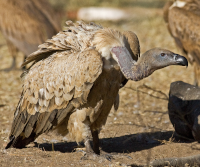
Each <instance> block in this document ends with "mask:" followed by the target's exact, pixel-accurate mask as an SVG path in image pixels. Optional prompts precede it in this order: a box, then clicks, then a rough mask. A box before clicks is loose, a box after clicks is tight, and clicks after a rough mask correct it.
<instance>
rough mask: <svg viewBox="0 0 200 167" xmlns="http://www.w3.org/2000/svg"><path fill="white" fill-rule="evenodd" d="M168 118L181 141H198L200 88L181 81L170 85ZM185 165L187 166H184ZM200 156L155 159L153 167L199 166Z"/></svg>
mask: <svg viewBox="0 0 200 167" xmlns="http://www.w3.org/2000/svg"><path fill="white" fill-rule="evenodd" d="M168 110H169V118H170V121H171V123H172V124H173V127H174V129H175V131H176V133H177V134H178V135H179V136H180V137H182V138H183V139H186V140H190V141H192V142H193V141H194V140H196V141H198V142H199V141H200V133H199V132H200V116H199V115H200V88H199V87H197V86H194V85H190V84H188V83H185V82H182V81H176V82H173V83H171V85H170V91H169V103H168ZM186 164H187V165H186ZM199 164H200V154H197V155H192V156H188V157H172V158H163V159H156V160H154V161H152V162H151V164H150V165H151V166H153V167H164V166H174V167H176V166H177V167H179V166H199Z"/></svg>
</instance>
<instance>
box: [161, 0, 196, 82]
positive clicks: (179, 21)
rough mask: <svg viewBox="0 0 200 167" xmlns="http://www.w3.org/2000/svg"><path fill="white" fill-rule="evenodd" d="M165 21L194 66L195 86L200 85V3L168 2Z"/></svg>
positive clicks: (194, 0)
mask: <svg viewBox="0 0 200 167" xmlns="http://www.w3.org/2000/svg"><path fill="white" fill-rule="evenodd" d="M164 20H165V21H166V23H167V27H168V30H169V32H170V34H171V36H172V37H173V38H174V40H175V42H176V44H177V46H178V48H180V49H181V51H182V52H183V54H185V55H186V56H187V57H188V60H189V62H190V63H191V64H193V65H194V74H195V84H196V85H198V84H199V83H200V1H199V0H179V1H175V2H171V1H169V2H167V4H166V5H165V7H164Z"/></svg>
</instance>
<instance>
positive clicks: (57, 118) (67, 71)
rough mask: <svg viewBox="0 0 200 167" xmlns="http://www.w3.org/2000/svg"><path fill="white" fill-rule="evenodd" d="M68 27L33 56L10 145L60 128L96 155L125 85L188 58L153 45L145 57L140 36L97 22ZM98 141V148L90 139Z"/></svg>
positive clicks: (13, 125) (78, 23)
mask: <svg viewBox="0 0 200 167" xmlns="http://www.w3.org/2000/svg"><path fill="white" fill-rule="evenodd" d="M67 25H68V27H67V28H66V30H65V31H62V32H59V33H58V34H57V35H56V36H54V37H53V38H52V39H50V40H47V41H46V42H45V43H44V44H42V45H40V46H39V49H38V50H37V51H36V52H34V53H32V54H31V55H29V56H28V57H27V59H26V62H25V63H24V64H23V65H26V64H28V63H30V62H34V63H33V65H32V66H31V67H30V68H29V70H27V71H26V72H24V75H23V78H24V84H23V92H22V95H21V99H20V101H19V103H18V106H17V109H16V111H15V114H14V120H13V124H12V128H11V132H10V142H9V143H8V145H7V147H6V148H9V147H16V148H22V147H25V146H26V145H27V144H29V143H30V142H32V141H34V140H35V139H36V138H37V137H38V136H39V135H41V134H42V133H45V132H49V131H50V130H52V129H55V130H57V132H58V133H59V134H61V135H67V134H68V133H69V134H70V136H71V138H72V139H74V140H75V141H76V142H77V143H80V142H82V141H84V144H85V146H86V151H87V153H88V154H86V155H92V157H93V158H94V157H97V154H100V150H99V137H98V134H99V132H100V130H101V127H102V126H103V125H105V123H106V120H107V117H108V114H109V112H110V110H111V107H112V106H113V104H114V102H115V99H116V97H117V95H118V91H119V89H120V87H121V84H125V83H126V82H127V80H129V79H130V80H134V81H139V80H141V79H143V78H145V77H148V76H149V75H151V74H152V73H153V72H154V71H156V70H158V69H161V68H164V67H166V66H169V65H182V66H187V64H188V62H187V59H186V58H185V57H183V56H180V55H178V54H175V53H173V52H171V51H168V50H165V49H161V48H154V49H151V50H149V51H147V52H145V53H144V54H143V55H141V56H140V47H139V41H138V38H137V36H136V35H135V34H134V33H133V32H131V31H126V32H123V33H122V32H120V31H117V30H113V29H110V28H103V27H101V26H99V25H96V24H94V23H90V24H86V23H84V22H77V23H73V22H71V21H68V22H67ZM91 139H93V149H92V147H91V145H90V140H91Z"/></svg>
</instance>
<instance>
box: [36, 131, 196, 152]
mask: <svg viewBox="0 0 200 167" xmlns="http://www.w3.org/2000/svg"><path fill="white" fill-rule="evenodd" d="M170 138H171V139H172V138H173V142H179V143H188V142H193V141H187V140H184V139H182V138H180V137H178V136H177V135H176V134H174V132H173V131H167V132H160V131H158V132H152V133H138V134H131V135H124V136H120V137H114V138H103V139H100V142H101V148H102V150H103V151H105V152H107V153H131V152H136V151H142V150H146V149H150V148H153V147H156V146H159V145H162V141H164V142H165V141H169V140H170ZM35 147H39V148H42V149H43V150H45V151H52V150H54V151H60V152H62V153H65V152H73V151H74V148H76V147H77V144H76V142H60V143H54V144H53V146H52V144H51V143H43V144H37V143H36V145H35Z"/></svg>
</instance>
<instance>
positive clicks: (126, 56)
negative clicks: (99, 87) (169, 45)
mask: <svg viewBox="0 0 200 167" xmlns="http://www.w3.org/2000/svg"><path fill="white" fill-rule="evenodd" d="M111 52H112V54H113V55H114V59H116V61H117V62H118V64H119V66H120V68H121V71H122V73H123V74H124V76H125V77H126V78H127V79H131V80H134V81H138V80H141V79H143V78H145V77H148V76H149V75H151V74H152V73H153V72H154V71H156V70H158V69H161V68H164V67H167V66H170V65H181V66H188V61H187V59H186V58H185V57H183V56H181V55H178V54H176V53H173V52H171V51H169V50H166V49H161V48H153V49H150V50H148V51H147V52H145V53H144V54H143V55H141V57H140V58H139V59H138V61H137V62H134V61H133V60H132V58H131V56H130V53H129V52H128V50H127V49H126V48H125V47H113V48H112V51H111Z"/></svg>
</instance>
